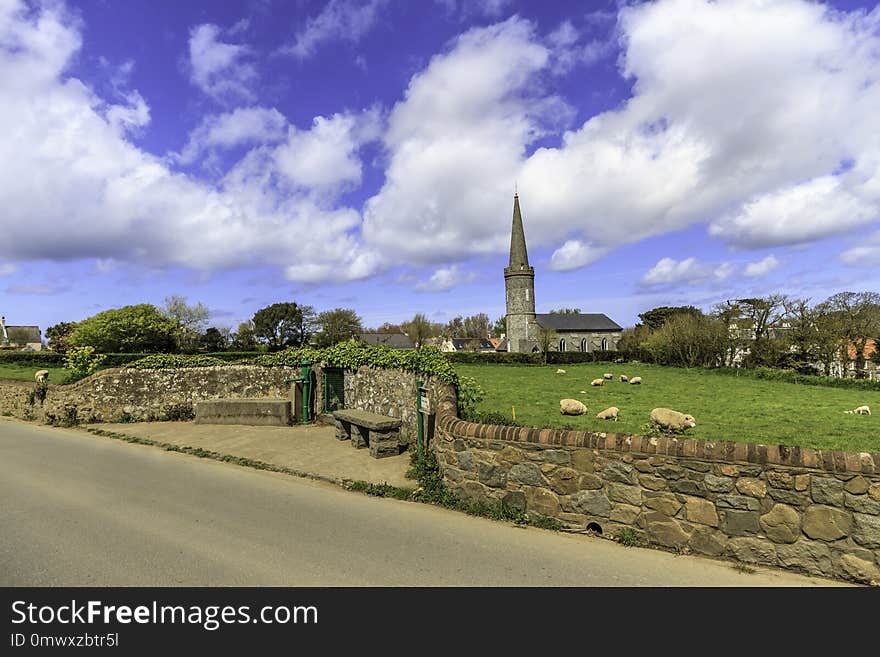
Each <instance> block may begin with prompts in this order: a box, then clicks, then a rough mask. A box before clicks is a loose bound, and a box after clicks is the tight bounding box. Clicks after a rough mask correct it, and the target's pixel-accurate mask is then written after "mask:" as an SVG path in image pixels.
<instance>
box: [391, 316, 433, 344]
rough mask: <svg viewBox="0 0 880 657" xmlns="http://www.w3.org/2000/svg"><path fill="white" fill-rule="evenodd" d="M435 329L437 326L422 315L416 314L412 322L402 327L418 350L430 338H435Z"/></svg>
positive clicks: (405, 323) (404, 323)
mask: <svg viewBox="0 0 880 657" xmlns="http://www.w3.org/2000/svg"><path fill="white" fill-rule="evenodd" d="M435 327H436V325H435V324H433V323H432V322H431V321H429V320H428V318H427V317H426V316H425V315H423V314H422V313H416V314H415V315H414V316H413V318H412V319H411V320H409V321H408V322H403V323H402V324H401V325H400V328H402V329H403V332H404V333H406V334H407V335H408V336H409V339H410V340H412V341H413V344H415V346H416V349H420V348H421V347H422V346H423V345H424V344H425V341H426V340H427V339H428V338H430V337H433V336H434V331H435Z"/></svg>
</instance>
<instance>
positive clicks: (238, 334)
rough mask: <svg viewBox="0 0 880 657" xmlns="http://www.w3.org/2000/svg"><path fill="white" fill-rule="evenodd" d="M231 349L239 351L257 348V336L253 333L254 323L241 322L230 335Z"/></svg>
mask: <svg viewBox="0 0 880 657" xmlns="http://www.w3.org/2000/svg"><path fill="white" fill-rule="evenodd" d="M231 342H232V347H233V349H237V350H239V351H252V350H254V349H256V348H257V336H256V334H255V333H254V323H253V322H251V321H247V322H242V323H241V324H239V325H238V329H237V330H236V331H235V332H234V333H233V334H232V335H231Z"/></svg>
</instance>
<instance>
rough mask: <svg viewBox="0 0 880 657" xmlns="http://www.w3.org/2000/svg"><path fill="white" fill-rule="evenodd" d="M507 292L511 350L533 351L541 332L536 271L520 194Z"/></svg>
mask: <svg viewBox="0 0 880 657" xmlns="http://www.w3.org/2000/svg"><path fill="white" fill-rule="evenodd" d="M504 288H505V292H506V294H507V343H508V346H507V350H508V351H516V352H529V351H532V349H533V347H534V346H535V343H536V341H537V339H538V330H539V327H538V321H537V317H536V315H535V268H534V267H530V266H529V254H528V251H527V250H526V236H525V232H524V231H523V223H522V215H521V214H520V211H519V196H518V195H517V194H514V195H513V227H512V229H511V231H510V264H509V265H508V266H507V267H505V268H504Z"/></svg>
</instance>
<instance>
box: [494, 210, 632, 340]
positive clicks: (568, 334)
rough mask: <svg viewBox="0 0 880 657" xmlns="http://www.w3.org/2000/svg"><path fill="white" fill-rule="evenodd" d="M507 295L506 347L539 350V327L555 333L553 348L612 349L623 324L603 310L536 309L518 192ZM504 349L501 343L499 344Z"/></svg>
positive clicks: (505, 276)
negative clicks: (559, 311)
mask: <svg viewBox="0 0 880 657" xmlns="http://www.w3.org/2000/svg"><path fill="white" fill-rule="evenodd" d="M504 288H505V292H506V295H507V301H506V310H507V337H506V339H505V342H506V346H507V351H511V352H536V351H540V347H539V346H538V344H539V340H538V339H539V335H540V333H541V331H547V330H552V331H554V332H555V333H556V335H557V336H558V338H557V340H556V341H554V344H553V345H552V346H551V349H552V350H554V351H583V352H589V351H600V350H601V351H615V350H616V349H617V342H618V341H619V340H620V337H621V335H622V333H623V328H622V327H621V326H619V325H618V324H617V323H615V322H614V321H612V320H611V319H610V318H609V317H608V316H607V315H604V314H602V313H582V314H573V315H562V314H553V313H547V314H538V313H536V312H535V268H534V267H532V266H530V265H529V254H528V250H527V249H526V236H525V231H524V230H523V222H522V215H521V214H520V210H519V195H517V194H514V196H513V228H512V229H511V231H510V263H509V264H508V266H507V267H505V269H504ZM498 350H499V351H502V350H503V345H502V346H499V349H498Z"/></svg>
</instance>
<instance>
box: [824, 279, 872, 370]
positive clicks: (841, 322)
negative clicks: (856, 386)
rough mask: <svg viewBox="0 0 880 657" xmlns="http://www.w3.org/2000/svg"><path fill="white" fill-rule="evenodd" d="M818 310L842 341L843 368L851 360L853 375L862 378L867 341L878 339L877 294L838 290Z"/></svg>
mask: <svg viewBox="0 0 880 657" xmlns="http://www.w3.org/2000/svg"><path fill="white" fill-rule="evenodd" d="M819 309H820V311H821V312H822V313H824V314H825V315H827V317H828V324H829V325H830V326H833V327H834V329H836V331H835V332H836V333H837V338H838V339H839V340H840V341H841V342H842V343H843V344H842V345H841V349H840V358H841V360H842V361H843V365H844V371H846V369H847V368H848V366H849V363H850V362H854V363H855V371H856V376H857V377H864V376H865V371H864V367H865V350H866V347H867V346H868V342H869V341H870V340H878V339H880V294H878V293H877V292H839V293H837V294H834V295H832V296H830V297H828V298H827V299H826V300H825V301H823V302H822V303H821V304H819ZM834 329H832V330H834Z"/></svg>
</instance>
